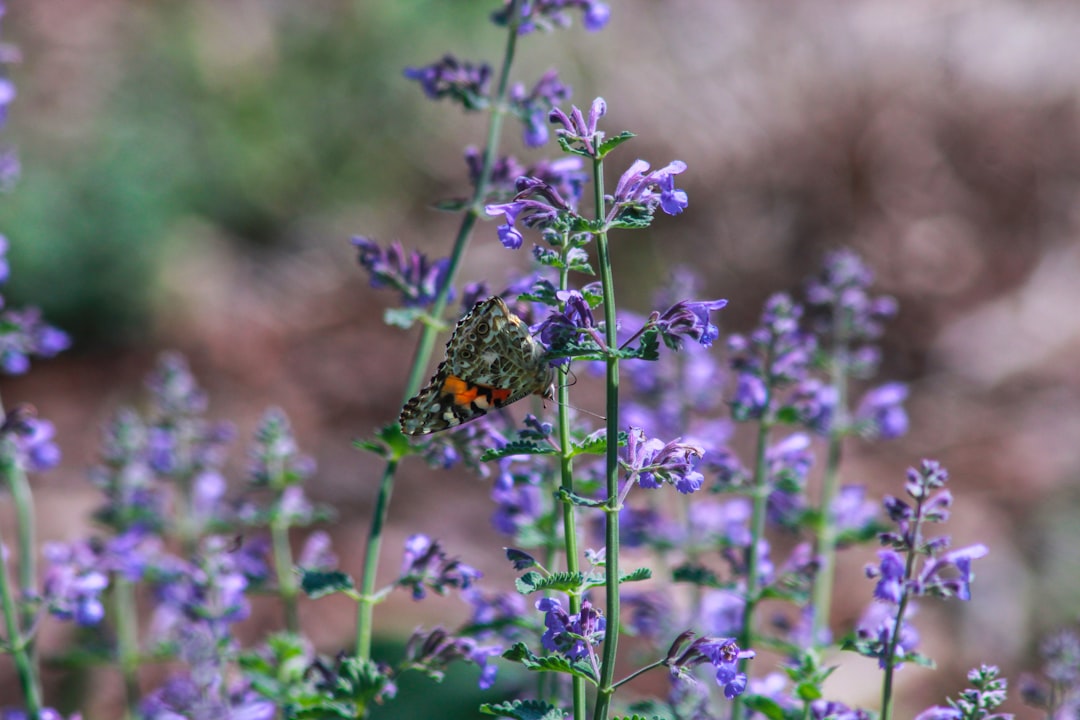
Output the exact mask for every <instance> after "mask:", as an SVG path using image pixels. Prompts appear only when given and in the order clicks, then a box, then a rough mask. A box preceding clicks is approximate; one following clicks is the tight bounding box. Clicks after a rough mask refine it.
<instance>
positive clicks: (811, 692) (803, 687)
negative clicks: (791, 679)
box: [795, 682, 824, 702]
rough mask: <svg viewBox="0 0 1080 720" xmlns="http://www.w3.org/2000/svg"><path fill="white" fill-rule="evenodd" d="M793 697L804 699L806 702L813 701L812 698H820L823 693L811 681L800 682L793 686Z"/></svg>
mask: <svg viewBox="0 0 1080 720" xmlns="http://www.w3.org/2000/svg"><path fill="white" fill-rule="evenodd" d="M795 697H797V698H799V699H800V700H806V701H807V702H813V701H814V700H820V699H821V698H822V697H824V695H823V694H822V692H821V688H820V687H818V686H817V685H815V684H814V683H811V682H801V683H799V684H798V685H797V686H795Z"/></svg>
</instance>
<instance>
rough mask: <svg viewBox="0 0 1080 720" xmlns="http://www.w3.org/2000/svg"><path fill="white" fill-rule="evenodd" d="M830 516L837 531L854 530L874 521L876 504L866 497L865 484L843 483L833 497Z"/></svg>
mask: <svg viewBox="0 0 1080 720" xmlns="http://www.w3.org/2000/svg"><path fill="white" fill-rule="evenodd" d="M830 517H831V518H832V523H833V527H835V528H836V530H837V531H838V532H841V533H843V532H855V531H858V530H861V529H863V528H865V527H866V526H868V525H869V524H870V523H872V522H873V521H874V519H875V518H876V517H877V505H876V504H875V503H874V502H873V501H871V500H868V499H867V498H866V487H865V486H863V485H844V486H842V487H841V488H840V492H838V493H837V494H836V497H835V498H833V502H832V507H831V508H830Z"/></svg>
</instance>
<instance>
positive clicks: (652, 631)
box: [621, 591, 672, 642]
mask: <svg viewBox="0 0 1080 720" xmlns="http://www.w3.org/2000/svg"><path fill="white" fill-rule="evenodd" d="M621 603H622V607H623V612H624V613H626V614H627V616H628V617H627V623H628V625H629V626H630V628H631V629H632V630H633V633H634V634H635V635H638V636H640V637H643V638H647V639H649V640H652V641H654V642H656V641H658V640H659V639H660V637H661V636H662V634H663V632H664V629H665V625H666V621H667V619H668V618H669V617H670V616H671V614H672V607H671V603H670V602H668V597H667V595H665V594H664V593H661V592H655V591H654V592H625V593H623V595H622V598H621Z"/></svg>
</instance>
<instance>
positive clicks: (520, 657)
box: [502, 642, 596, 685]
mask: <svg viewBox="0 0 1080 720" xmlns="http://www.w3.org/2000/svg"><path fill="white" fill-rule="evenodd" d="M502 656H503V657H504V658H506V659H507V660H510V661H513V662H518V663H521V664H522V666H524V667H525V669H526V670H531V671H533V672H558V673H565V674H567V675H576V676H577V677H580V678H583V679H585V680H588V681H589V682H591V683H593V684H594V685H595V684H596V676H595V675H594V674H593V669H592V666H591V665H589V663H587V662H585V661H584V660H578V661H576V662H570V660H569V659H568V658H566V657H563V656H562V655H543V656H539V655H535V654H533V652H532V650H529V648H528V647H526V646H525V643H520V642H519V643H515V644H514V646H513V647H512V648H510V649H509V650H507V651H506V652H504V653H503V654H502Z"/></svg>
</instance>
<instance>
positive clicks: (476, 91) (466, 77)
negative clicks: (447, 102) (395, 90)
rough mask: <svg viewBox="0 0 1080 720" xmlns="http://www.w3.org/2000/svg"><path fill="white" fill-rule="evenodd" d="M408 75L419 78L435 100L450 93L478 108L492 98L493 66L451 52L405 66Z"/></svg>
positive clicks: (460, 100) (469, 108)
mask: <svg viewBox="0 0 1080 720" xmlns="http://www.w3.org/2000/svg"><path fill="white" fill-rule="evenodd" d="M405 77H407V78H408V79H410V80H416V81H417V82H419V83H420V87H422V88H423V89H424V94H425V95H427V96H428V97H429V98H430V99H432V100H441V99H442V98H445V97H449V98H451V99H452V100H455V101H457V102H460V103H461V104H462V106H463V107H464V108H465V109H466V110H479V109H480V108H483V107H486V106H487V103H488V102H489V97H488V93H489V92H490V87H491V66H490V65H488V64H487V63H480V64H479V65H474V64H472V63H470V62H468V61H461V60H458V59H457V58H455V57H454V56H453V55H449V54H448V55H445V56H443V58H442V59H441V60H439V61H437V62H434V63H432V64H431V65H427V66H424V67H419V68H406V69H405Z"/></svg>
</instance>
